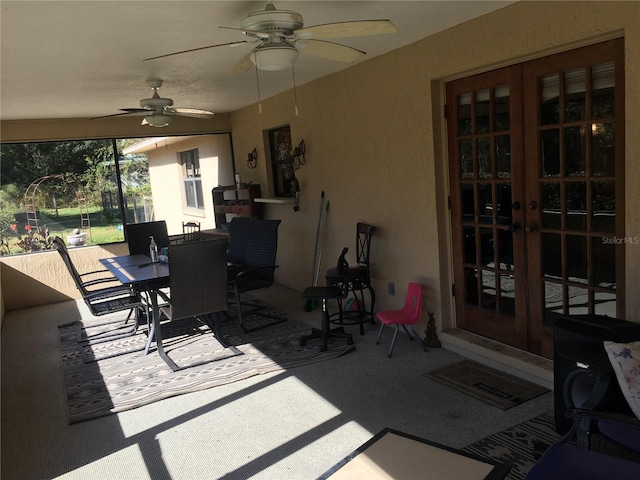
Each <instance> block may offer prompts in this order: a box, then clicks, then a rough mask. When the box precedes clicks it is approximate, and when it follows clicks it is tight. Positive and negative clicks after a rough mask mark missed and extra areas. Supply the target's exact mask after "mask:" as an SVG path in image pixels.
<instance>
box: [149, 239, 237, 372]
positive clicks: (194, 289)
mask: <svg viewBox="0 0 640 480" xmlns="http://www.w3.org/2000/svg"><path fill="white" fill-rule="evenodd" d="M227 244H228V241H227V239H226V238H220V239H215V240H206V241H201V242H185V243H177V244H172V245H170V246H169V271H170V272H171V274H170V277H169V296H167V295H166V293H165V292H163V291H161V290H159V291H158V292H157V293H158V294H159V295H160V296H161V297H162V298H163V299H164V300H165V301H167V302H168V303H167V304H166V305H163V306H162V307H160V311H161V312H162V313H163V314H164V315H165V316H166V317H167V318H168V319H169V320H170V321H177V320H183V319H189V318H195V319H196V320H198V321H199V322H201V323H202V324H205V325H207V326H208V327H209V328H210V330H211V332H212V333H213V335H214V336H215V337H216V339H217V340H218V342H220V344H221V345H222V346H223V347H224V348H225V350H226V352H227V354H226V355H223V356H220V355H214V356H212V357H211V358H203V359H202V360H199V361H196V362H195V363H194V362H191V363H185V364H184V365H181V366H180V365H178V364H177V363H176V362H175V361H174V360H173V359H170V358H169V357H168V355H167V353H165V354H164V355H165V356H166V358H165V361H166V362H167V364H168V365H169V366H170V367H171V369H172V370H173V371H178V370H183V369H185V368H191V367H195V366H197V365H204V364H207V363H211V362H217V361H221V360H224V359H226V358H229V357H234V356H237V355H242V354H243V353H242V351H241V350H239V349H237V348H236V347H235V346H233V345H228V344H227V343H226V342H225V340H224V337H223V335H222V334H221V332H220V328H219V318H220V312H223V311H226V309H227V246H228V245H227ZM203 357H204V356H203Z"/></svg>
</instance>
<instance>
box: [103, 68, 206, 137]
mask: <svg viewBox="0 0 640 480" xmlns="http://www.w3.org/2000/svg"><path fill="white" fill-rule="evenodd" d="M147 85H148V86H149V87H150V88H151V89H153V96H151V98H143V99H142V100H140V107H141V108H121V109H120V110H121V111H122V112H123V113H116V114H113V115H105V116H103V117H95V118H92V119H91V120H98V119H100V118H109V117H120V116H124V115H132V116H140V117H144V118H143V119H142V125H150V126H152V127H166V126H167V125H169V124H170V123H171V117H172V116H173V115H181V116H183V117H194V118H211V117H213V115H214V113H213V112H210V111H209V110H201V109H199V108H178V107H174V106H173V100H172V99H170V98H162V97H161V96H160V95H158V88H160V87H161V86H162V80H159V79H157V78H152V79H150V80H147Z"/></svg>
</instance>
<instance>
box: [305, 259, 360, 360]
mask: <svg viewBox="0 0 640 480" xmlns="http://www.w3.org/2000/svg"><path fill="white" fill-rule="evenodd" d="M348 251H349V249H348V248H347V247H345V248H343V249H342V253H341V254H340V257H339V258H338V264H337V265H336V267H335V270H336V274H337V275H338V278H339V279H340V281H336V282H335V283H334V284H333V285H326V286H316V287H307V288H305V289H304V291H303V292H302V298H305V299H309V300H322V327H321V328H312V329H311V333H310V334H309V335H305V336H303V337H301V338H300V345H305V344H306V342H307V340H312V339H317V338H319V339H320V340H321V343H320V351H321V352H324V351H325V350H326V349H327V343H328V342H329V338H330V337H338V338H346V339H347V344H348V345H351V344H352V343H353V337H352V336H351V335H350V334H348V333H346V332H345V331H344V328H343V327H337V328H334V329H332V328H331V321H330V316H329V311H328V309H327V301H328V300H338V301H339V302H340V301H341V300H343V299H345V298H347V295H348V294H349V290H348V285H349V281H350V279H349V264H348V263H347V260H346V258H345V256H346V254H347V252H348Z"/></svg>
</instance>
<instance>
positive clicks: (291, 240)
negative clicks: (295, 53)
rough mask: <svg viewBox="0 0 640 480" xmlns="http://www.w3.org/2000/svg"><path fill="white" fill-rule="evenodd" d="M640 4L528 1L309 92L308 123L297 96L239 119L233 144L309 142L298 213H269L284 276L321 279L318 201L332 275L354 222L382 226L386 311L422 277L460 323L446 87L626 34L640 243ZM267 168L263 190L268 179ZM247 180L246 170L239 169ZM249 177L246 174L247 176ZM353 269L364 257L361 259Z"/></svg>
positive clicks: (632, 179) (435, 302) (631, 222)
mask: <svg viewBox="0 0 640 480" xmlns="http://www.w3.org/2000/svg"><path fill="white" fill-rule="evenodd" d="M639 11H640V3H638V2H521V3H517V4H514V5H512V6H508V7H506V8H504V9H501V10H499V11H497V12H494V13H491V14H488V15H485V16H483V17H480V18H478V19H475V20H472V21H469V22H467V23H465V24H462V25H460V26H457V27H454V28H451V29H449V30H446V31H444V32H441V33H439V34H436V35H433V36H431V37H428V38H426V39H424V40H422V41H420V42H417V43H415V44H413V45H411V46H408V47H405V48H402V49H399V50H396V51H394V52H391V53H389V54H387V55H385V56H382V57H378V58H375V59H372V60H370V61H366V62H363V63H361V64H358V65H356V66H354V67H352V68H349V69H347V70H344V71H342V72H340V73H338V74H335V75H332V76H330V77H326V78H323V79H320V80H317V81H315V82H312V83H309V84H306V85H302V86H299V87H298V89H297V97H298V107H299V116H297V117H296V116H295V115H294V110H293V107H292V98H291V95H290V92H288V93H285V94H282V95H279V96H277V97H274V98H270V99H268V100H264V101H263V102H262V113H261V114H258V111H257V107H256V106H255V105H253V106H250V107H248V108H245V109H243V110H241V111H238V112H234V113H233V114H232V128H233V132H234V142H235V143H234V148H235V150H236V151H240V152H244V151H250V150H251V149H252V148H253V147H254V146H256V145H258V151H259V155H260V158H261V159H264V148H265V147H264V145H265V144H264V143H263V133H262V132H263V131H264V130H267V129H270V128H273V127H276V126H279V125H283V124H290V125H291V132H292V139H293V141H294V143H295V142H297V141H299V139H300V138H304V140H305V143H306V146H307V155H306V160H307V162H306V165H304V166H303V167H302V168H301V169H300V170H298V171H297V173H296V174H297V176H298V178H299V180H300V186H301V190H302V194H301V210H300V212H298V213H294V212H293V211H292V210H291V209H290V207H283V206H268V207H267V215H268V216H271V217H277V218H282V219H283V222H282V225H281V237H280V238H281V245H282V249H283V250H284V251H286V252H297V253H296V254H295V255H286V256H283V255H280V256H279V259H278V260H279V264H280V265H281V268H280V269H279V270H278V271H277V275H278V280H279V281H280V282H282V283H284V284H287V285H289V286H291V287H293V288H296V289H301V288H303V287H304V286H306V285H307V284H309V281H310V273H311V263H312V255H313V245H314V234H315V224H316V219H317V208H318V203H319V197H320V192H321V191H322V190H324V191H325V192H326V196H327V198H328V199H329V201H330V204H331V207H330V213H329V217H328V227H327V228H328V233H327V242H326V247H325V250H324V257H323V265H322V269H321V271H324V269H326V268H328V267H329V266H331V265H332V264H333V263H334V262H335V260H336V258H337V256H338V254H339V252H340V250H341V248H342V247H343V246H349V247H350V248H352V249H355V238H354V237H355V224H356V222H357V221H359V220H363V221H367V222H370V223H372V224H374V225H376V226H377V230H376V232H375V236H374V240H373V243H372V263H373V281H374V285H375V288H376V292H377V293H378V307H379V308H380V309H384V308H390V307H391V308H395V307H397V306H399V304H400V302H401V298H398V296H396V297H395V298H394V297H391V296H390V295H389V294H388V293H387V284H388V282H390V281H393V282H395V285H396V291H397V295H404V288H405V285H406V284H407V283H408V282H409V281H412V280H415V281H419V282H421V283H423V284H424V285H425V286H426V287H427V297H426V299H425V309H427V310H429V311H434V312H435V317H436V319H437V320H438V322H439V321H440V320H442V321H443V323H444V324H445V326H451V325H452V316H453V314H452V307H451V296H450V285H451V283H452V282H453V280H452V277H451V276H450V273H449V272H450V248H449V245H450V241H449V216H448V213H449V212H448V210H447V208H446V205H447V202H446V196H447V191H448V177H447V168H448V167H447V158H446V155H445V154H444V153H443V152H446V146H445V144H444V141H445V132H444V128H443V127H444V122H443V118H442V117H443V113H442V112H443V108H442V106H443V103H444V100H443V91H444V83H445V81H447V80H451V79H455V78H461V77H464V76H467V75H470V74H473V73H479V72H481V71H488V70H492V69H494V68H498V67H501V66H505V65H509V64H515V63H519V62H522V61H525V60H529V59H532V58H538V57H542V56H545V55H548V54H551V53H556V52H559V51H564V50H569V49H571V48H575V47H578V46H582V45H587V44H591V43H596V42H598V41H602V40H605V39H610V38H616V37H620V36H623V35H624V37H625V63H626V91H625V95H626V122H625V124H626V166H625V168H626V185H625V187H626V205H627V208H626V219H625V221H626V226H627V227H626V228H627V235H640V208H638V207H640V188H639V187H640V162H638V154H637V152H638V151H640V149H639V147H640V145H639V143H640V126H639V124H638V118H639V114H640V112H639V110H640V87H639V80H640V62H638V61H637V59H638V58H640V57H639V56H638V53H640V52H639V50H640V13H639ZM267 168H268V167H267V166H266V165H265V164H264V163H263V162H259V169H261V171H260V173H258V172H256V171H253V172H252V173H251V174H252V175H253V176H260V181H266V179H267V178H268V173H267ZM239 169H241V170H242V165H240V166H239ZM242 173H243V175H244V173H245V172H242ZM352 259H353V257H352ZM626 263H627V272H626V278H627V280H626V282H627V283H626V288H627V299H628V305H627V318H629V319H633V318H636V319H640V302H638V300H637V295H635V294H633V292H634V289H635V288H636V287H635V286H636V285H638V283H639V282H640V269H639V268H638V265H640V248H638V247H632V246H629V247H628V249H627V254H626Z"/></svg>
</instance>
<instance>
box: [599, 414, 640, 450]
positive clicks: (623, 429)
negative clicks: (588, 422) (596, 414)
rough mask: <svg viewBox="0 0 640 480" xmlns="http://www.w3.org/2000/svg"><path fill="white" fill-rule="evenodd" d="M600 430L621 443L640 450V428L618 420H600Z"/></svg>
mask: <svg viewBox="0 0 640 480" xmlns="http://www.w3.org/2000/svg"><path fill="white" fill-rule="evenodd" d="M598 430H600V432H601V433H602V434H604V435H606V436H607V437H609V438H610V439H611V440H614V441H615V442H617V443H619V444H620V445H624V446H625V447H627V448H629V449H631V450H634V451H636V452H640V428H638V427H634V426H632V425H625V424H622V423H618V422H608V421H606V420H600V421H599V422H598Z"/></svg>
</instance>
